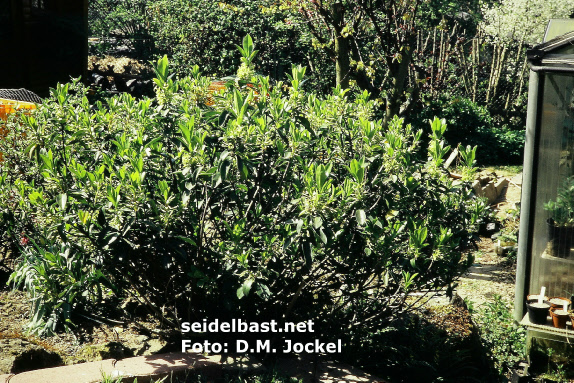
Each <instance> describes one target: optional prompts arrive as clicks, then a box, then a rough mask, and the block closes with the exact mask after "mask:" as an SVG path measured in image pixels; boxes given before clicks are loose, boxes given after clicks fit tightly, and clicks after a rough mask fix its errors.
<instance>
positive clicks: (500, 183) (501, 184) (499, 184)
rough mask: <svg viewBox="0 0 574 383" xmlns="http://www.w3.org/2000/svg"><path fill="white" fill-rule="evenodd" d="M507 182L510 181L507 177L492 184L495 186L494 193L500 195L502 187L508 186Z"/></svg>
mask: <svg viewBox="0 0 574 383" xmlns="http://www.w3.org/2000/svg"><path fill="white" fill-rule="evenodd" d="M509 183H510V181H509V180H508V178H503V179H501V180H500V181H498V182H497V183H496V184H494V187H495V188H496V193H497V194H498V195H500V194H501V193H502V192H503V191H504V189H506V188H507V187H508V184H509Z"/></svg>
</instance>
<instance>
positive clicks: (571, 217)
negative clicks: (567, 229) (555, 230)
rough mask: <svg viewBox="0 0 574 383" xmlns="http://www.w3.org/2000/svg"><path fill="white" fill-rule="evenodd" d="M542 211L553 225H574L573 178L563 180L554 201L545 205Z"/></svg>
mask: <svg viewBox="0 0 574 383" xmlns="http://www.w3.org/2000/svg"><path fill="white" fill-rule="evenodd" d="M544 210H546V211H548V212H549V214H550V218H551V219H552V220H553V223H554V225H556V226H573V225H574V177H566V178H565V179H564V181H563V182H562V186H561V187H560V188H558V196H557V197H556V200H554V201H548V202H547V203H545V204H544Z"/></svg>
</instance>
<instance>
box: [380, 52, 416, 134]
mask: <svg viewBox="0 0 574 383" xmlns="http://www.w3.org/2000/svg"><path fill="white" fill-rule="evenodd" d="M411 62H412V52H411V49H410V48H409V49H405V52H404V53H403V55H402V59H401V62H395V63H392V64H391V65H390V74H391V77H392V86H391V90H390V91H389V92H388V94H387V100H386V101H387V107H386V113H385V118H384V120H383V124H384V125H385V126H386V125H387V124H388V123H389V121H390V120H391V119H392V118H393V116H395V115H397V114H399V112H400V111H401V104H402V100H401V98H402V96H403V92H404V90H405V82H406V79H407V75H408V74H409V65H410V64H411Z"/></svg>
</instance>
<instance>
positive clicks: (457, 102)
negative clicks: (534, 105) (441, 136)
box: [413, 97, 525, 165]
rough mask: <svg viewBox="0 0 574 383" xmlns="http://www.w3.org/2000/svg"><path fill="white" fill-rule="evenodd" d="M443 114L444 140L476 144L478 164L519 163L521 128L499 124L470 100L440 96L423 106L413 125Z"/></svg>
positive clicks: (486, 110) (522, 148)
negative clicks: (514, 128) (516, 128)
mask: <svg viewBox="0 0 574 383" xmlns="http://www.w3.org/2000/svg"><path fill="white" fill-rule="evenodd" d="M434 116H441V117H443V118H444V119H445V120H446V122H447V124H448V126H449V130H448V131H447V132H446V133H445V139H446V141H447V142H448V143H449V144H450V145H451V146H457V145H458V144H462V145H463V146H467V145H471V146H477V148H478V149H477V150H478V154H479V156H478V158H477V160H478V163H479V164H480V165H493V164H496V165H500V164H521V163H522V154H523V151H524V137H525V133H524V130H523V129H520V130H513V129H510V128H509V127H508V125H502V126H499V125H498V124H497V123H496V122H495V121H494V119H493V118H492V117H491V115H490V113H489V111H488V109H486V108H485V107H483V106H480V105H478V104H476V103H474V102H472V101H471V100H469V99H466V98H461V97H455V98H447V97H440V98H439V99H437V100H432V101H430V102H428V103H427V105H425V106H424V107H423V108H422V109H421V110H420V112H419V113H418V114H417V115H416V120H415V121H413V124H415V126H417V127H421V128H422V127H423V121H428V120H429V119H432V118H433V117H434Z"/></svg>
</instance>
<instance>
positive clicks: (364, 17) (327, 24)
mask: <svg viewBox="0 0 574 383" xmlns="http://www.w3.org/2000/svg"><path fill="white" fill-rule="evenodd" d="M286 3H287V4H288V5H291V6H292V7H294V8H296V9H297V10H298V11H299V13H300V14H301V15H302V17H303V18H304V20H305V21H306V24H307V26H308V29H309V31H310V33H311V34H312V36H313V38H314V45H315V46H318V47H321V48H322V49H323V50H324V51H325V52H326V53H327V54H328V56H329V57H330V58H331V59H332V60H333V61H334V62H335V66H336V80H337V81H336V82H337V85H339V86H341V87H342V88H347V87H348V86H349V84H350V81H351V80H354V81H355V82H356V84H357V85H358V86H359V87H360V88H361V89H364V90H368V91H369V92H371V95H372V96H373V97H375V98H379V97H380V98H381V101H383V105H384V111H385V112H384V123H385V124H387V123H388V121H389V120H390V119H391V118H392V117H393V116H394V115H401V114H404V113H405V112H406V111H408V110H409V109H410V108H411V107H412V105H413V102H414V101H416V100H417V99H418V95H419V92H420V90H421V84H422V83H424V80H425V78H426V77H427V71H426V68H425V66H424V65H421V63H415V62H413V57H414V51H415V49H416V47H417V32H418V30H419V29H420V28H421V27H429V26H430V24H432V23H438V24H441V23H442V24H443V27H444V25H446V24H447V23H448V20H449V19H450V20H454V19H455V18H456V17H457V16H460V15H459V13H461V12H463V10H469V11H472V12H470V13H469V12H466V14H467V15H468V18H470V19H472V20H474V17H475V16H474V15H475V14H476V12H474V11H475V10H476V9H477V7H478V4H477V3H476V2H474V1H473V2H470V3H465V4H462V3H460V2H448V3H447V4H445V3H444V2H442V3H437V2H424V1H421V0H403V1H396V0H334V1H333V0H311V1H308V2H304V3H301V4H297V5H292V2H290V1H287V2H286ZM441 12H445V13H442V16H441V18H439V17H438V15H439V14H441ZM431 16H432V17H431ZM471 24H472V23H471ZM435 26H436V24H435ZM415 64H416V65H415Z"/></svg>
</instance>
